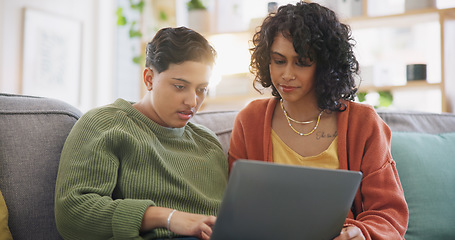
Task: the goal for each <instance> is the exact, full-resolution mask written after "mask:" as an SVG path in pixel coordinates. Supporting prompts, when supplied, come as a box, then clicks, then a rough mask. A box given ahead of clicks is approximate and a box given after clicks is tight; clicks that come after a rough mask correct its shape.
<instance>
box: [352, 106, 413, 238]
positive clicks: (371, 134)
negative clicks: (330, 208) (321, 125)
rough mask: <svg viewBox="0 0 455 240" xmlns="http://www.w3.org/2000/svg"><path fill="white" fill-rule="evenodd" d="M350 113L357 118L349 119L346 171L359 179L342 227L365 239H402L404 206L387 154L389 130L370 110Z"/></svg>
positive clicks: (393, 165)
mask: <svg viewBox="0 0 455 240" xmlns="http://www.w3.org/2000/svg"><path fill="white" fill-rule="evenodd" d="M350 114H351V115H352V114H354V115H357V117H351V118H350V121H349V126H350V127H349V130H348V134H347V140H346V142H347V145H348V146H347V149H348V153H347V156H348V159H349V160H348V162H349V164H350V166H349V169H351V170H358V171H361V172H362V173H363V179H362V182H361V185H360V188H359V191H358V193H357V195H356V197H355V201H354V209H353V210H354V211H353V212H350V214H349V216H348V219H347V220H346V224H347V225H355V226H357V227H359V228H360V229H361V230H362V232H363V234H364V235H365V237H366V239H404V234H405V232H406V229H407V224H408V207H407V204H406V201H405V198H404V193H403V189H402V187H401V183H400V179H399V177H398V172H397V169H396V166H395V161H394V160H393V159H392V156H391V152H390V140H391V131H390V128H389V127H388V126H387V125H386V124H385V123H384V122H383V121H382V119H381V118H380V117H379V116H378V115H377V114H376V112H375V111H374V110H373V109H371V110H367V111H363V112H362V113H360V112H356V111H351V113H350ZM358 116H362V117H358ZM365 126H368V127H365Z"/></svg>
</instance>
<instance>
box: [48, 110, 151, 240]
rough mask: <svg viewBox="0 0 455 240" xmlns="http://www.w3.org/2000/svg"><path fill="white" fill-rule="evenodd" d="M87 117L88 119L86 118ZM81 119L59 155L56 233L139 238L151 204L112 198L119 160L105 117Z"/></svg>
mask: <svg viewBox="0 0 455 240" xmlns="http://www.w3.org/2000/svg"><path fill="white" fill-rule="evenodd" d="M87 115H90V114H87ZM87 115H86V116H83V117H82V118H81V119H80V120H79V121H78V122H77V123H76V125H75V126H74V128H73V129H72V131H71V132H70V134H69V136H68V138H67V141H66V143H65V145H64V148H63V150H62V155H61V159H60V165H59V172H58V176H57V183H56V194H55V217H56V223H57V228H58V230H59V232H60V234H61V235H62V236H63V237H64V238H65V239H111V238H113V239H141V237H140V236H139V229H140V226H141V222H142V218H143V215H144V212H145V210H146V208H147V207H148V206H151V205H154V203H153V202H152V201H151V200H133V199H115V200H114V199H113V197H112V196H113V193H114V191H115V188H116V184H117V177H118V171H119V160H118V158H117V156H116V147H115V141H116V140H117V139H116V138H115V136H113V135H112V133H111V132H110V131H109V125H110V122H109V118H103V120H101V118H97V117H93V116H87Z"/></svg>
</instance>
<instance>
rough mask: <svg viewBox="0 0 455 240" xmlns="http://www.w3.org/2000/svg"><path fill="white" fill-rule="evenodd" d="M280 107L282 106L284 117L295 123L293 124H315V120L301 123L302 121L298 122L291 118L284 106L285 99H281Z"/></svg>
mask: <svg viewBox="0 0 455 240" xmlns="http://www.w3.org/2000/svg"><path fill="white" fill-rule="evenodd" d="M280 105H281V109H283V112H284V115H285V116H286V118H287V119H288V120H291V121H293V122H295V123H298V124H310V123H312V122H314V120H311V121H306V122H300V121H297V120H295V119H293V118H291V117H289V115H288V112H286V109H284V106H283V99H282V98H281V99H280Z"/></svg>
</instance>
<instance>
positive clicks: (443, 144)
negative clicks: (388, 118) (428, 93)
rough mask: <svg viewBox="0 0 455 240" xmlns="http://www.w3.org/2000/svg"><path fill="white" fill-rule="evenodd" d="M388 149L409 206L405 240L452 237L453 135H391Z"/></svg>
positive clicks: (454, 200)
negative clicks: (390, 144)
mask: <svg viewBox="0 0 455 240" xmlns="http://www.w3.org/2000/svg"><path fill="white" fill-rule="evenodd" d="M391 150H392V157H393V159H394V160H395V161H396V164H397V170H398V174H399V176H400V180H401V184H402V186H403V191H404V194H405V198H406V202H407V203H408V207H409V225H408V230H407V232H406V236H405V238H406V239H407V240H415V239H432V240H434V239H451V238H453V236H455V227H454V225H453V224H454V223H455V187H454V184H455V132H453V133H443V134H437V135H436V134H426V133H413V132H393V133H392V149H391Z"/></svg>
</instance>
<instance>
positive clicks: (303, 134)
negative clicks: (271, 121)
mask: <svg viewBox="0 0 455 240" xmlns="http://www.w3.org/2000/svg"><path fill="white" fill-rule="evenodd" d="M280 105H281V109H283V113H284V116H285V117H286V120H287V121H288V124H289V127H291V129H292V130H293V131H294V132H295V133H297V134H299V135H300V136H308V135H311V134H312V133H313V132H314V131H316V129H317V128H318V126H319V121H320V120H321V116H322V113H323V112H324V110H322V111H321V112H320V113H319V116H318V120H317V122H316V125H315V126H314V128H313V129H312V130H311V131H310V132H309V133H301V132H299V131H297V130H296V129H295V128H294V127H293V126H292V124H291V121H293V122H296V123H300V124H308V123H312V122H314V121H308V122H300V121H297V120H294V119H292V118H291V117H289V116H288V113H287V112H286V110H285V109H284V106H283V99H280Z"/></svg>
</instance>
